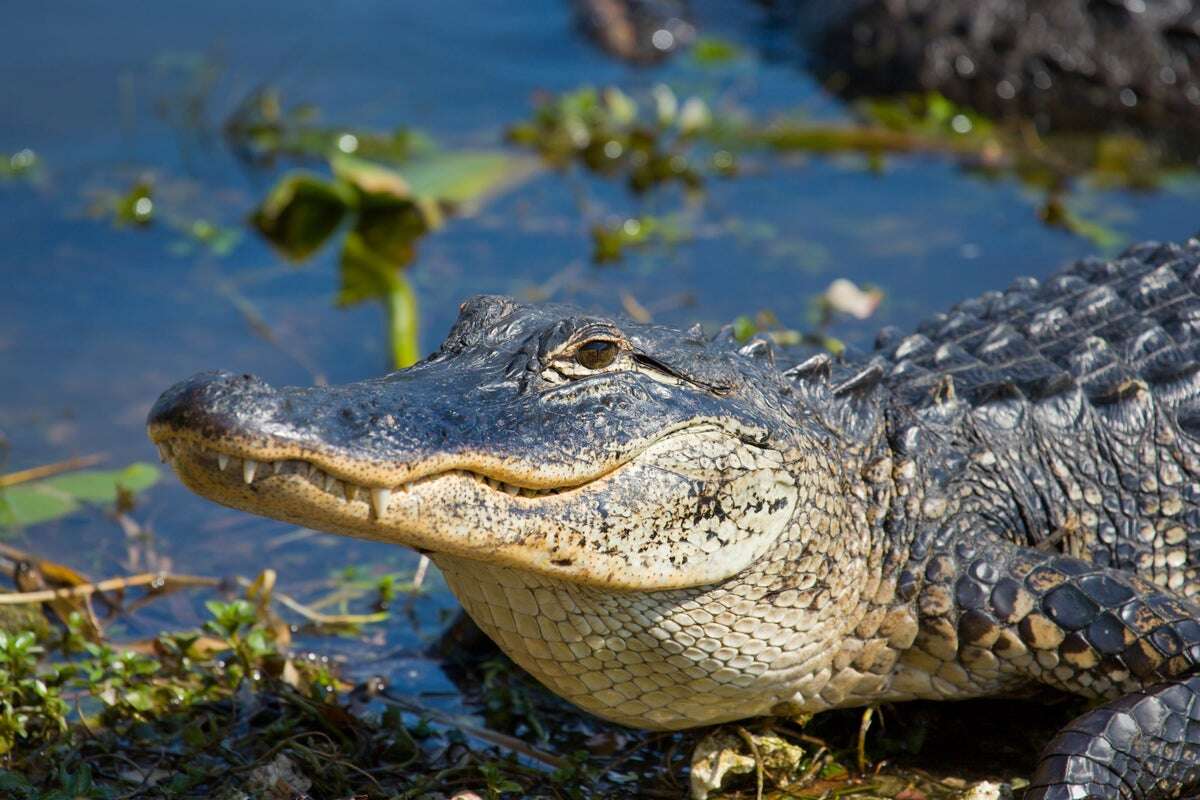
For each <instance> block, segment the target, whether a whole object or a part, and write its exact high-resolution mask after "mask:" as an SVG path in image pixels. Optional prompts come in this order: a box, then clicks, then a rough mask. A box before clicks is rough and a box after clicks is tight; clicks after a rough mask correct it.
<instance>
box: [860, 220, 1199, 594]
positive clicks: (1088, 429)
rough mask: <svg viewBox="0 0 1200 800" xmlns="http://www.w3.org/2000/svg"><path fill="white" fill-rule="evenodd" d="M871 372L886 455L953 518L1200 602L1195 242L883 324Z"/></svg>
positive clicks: (1089, 265)
mask: <svg viewBox="0 0 1200 800" xmlns="http://www.w3.org/2000/svg"><path fill="white" fill-rule="evenodd" d="M874 364H875V365H877V366H879V367H881V368H882V373H883V380H882V383H883V386H884V387H885V389H886V396H887V397H888V411H887V413H888V415H889V425H888V431H889V436H890V439H891V443H892V445H893V449H894V450H896V451H898V452H900V453H902V454H903V453H906V452H911V451H913V450H914V449H921V450H922V451H924V453H923V455H922V459H921V460H922V461H923V462H924V463H928V464H933V465H937V466H939V467H940V469H938V468H935V469H934V470H933V476H934V478H933V479H934V480H936V481H939V482H941V483H943V484H948V485H950V486H951V490H950V491H951V494H952V495H953V497H954V498H955V499H956V500H957V501H958V502H960V504H961V506H962V510H974V511H978V512H980V513H982V514H984V515H985V516H986V517H987V518H989V519H990V520H992V521H994V522H995V524H996V525H997V527H999V528H1001V529H1002V530H1004V531H1006V532H1008V533H1009V535H1010V536H1011V537H1012V538H1014V539H1015V540H1017V541H1021V542H1024V543H1029V544H1035V545H1041V546H1046V547H1048V546H1051V545H1055V546H1058V547H1060V548H1061V549H1064V550H1066V551H1069V552H1072V553H1074V554H1076V555H1081V556H1083V557H1086V558H1090V559H1091V560H1093V561H1096V562H1097V563H1101V564H1106V565H1112V566H1115V567H1119V568H1122V569H1129V570H1135V571H1137V572H1139V573H1141V574H1143V575H1145V576H1147V577H1149V578H1151V579H1153V580H1155V581H1157V582H1159V583H1160V584H1161V585H1164V586H1168V587H1170V588H1172V589H1176V590H1179V591H1182V592H1184V593H1186V594H1196V593H1200V579H1198V577H1197V576H1198V575H1200V571H1198V570H1197V567H1198V566H1200V241H1197V240H1192V241H1190V242H1188V243H1187V244H1185V245H1174V244H1167V245H1153V244H1151V245H1140V246H1138V247H1135V248H1133V249H1131V250H1129V251H1127V252H1126V253H1124V254H1123V255H1122V256H1120V257H1119V258H1117V259H1115V260H1113V261H1103V260H1100V259H1087V260H1084V261H1080V262H1078V263H1076V264H1074V265H1072V266H1071V267H1069V268H1068V269H1066V270H1065V271H1063V272H1061V273H1059V274H1057V275H1055V276H1053V277H1052V278H1050V279H1048V280H1047V281H1046V282H1045V283H1039V282H1038V281H1036V280H1033V279H1021V280H1018V281H1017V282H1015V283H1014V284H1013V286H1012V287H1010V288H1009V289H1008V290H1007V291H1005V292H990V293H988V294H985V295H983V296H981V297H979V298H977V299H974V300H970V301H967V302H964V303H961V304H959V305H958V306H956V307H955V308H954V309H952V310H951V311H950V312H948V313H946V314H939V315H937V316H935V317H932V318H930V319H929V320H927V321H925V322H924V323H923V324H921V325H920V326H919V327H918V328H917V331H916V332H915V333H913V334H912V335H909V336H900V335H897V334H896V333H894V332H891V331H885V332H884V333H882V334H880V339H879V342H878V353H877V355H876V357H875V359H874ZM930 450H932V451H934V457H933V458H930V452H929V451H930ZM914 456H915V453H914Z"/></svg>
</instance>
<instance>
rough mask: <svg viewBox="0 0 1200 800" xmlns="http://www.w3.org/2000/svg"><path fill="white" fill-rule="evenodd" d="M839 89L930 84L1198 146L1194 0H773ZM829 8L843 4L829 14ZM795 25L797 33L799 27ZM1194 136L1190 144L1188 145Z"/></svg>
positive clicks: (1085, 124)
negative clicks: (832, 0) (834, 0)
mask: <svg viewBox="0 0 1200 800" xmlns="http://www.w3.org/2000/svg"><path fill="white" fill-rule="evenodd" d="M771 6H772V8H774V9H775V11H776V14H777V15H783V16H784V17H787V16H789V15H790V16H793V17H796V18H798V19H799V20H801V24H800V26H799V30H800V31H801V32H802V31H803V30H804V28H805V27H806V26H805V25H804V24H803V20H805V19H811V18H813V17H816V18H818V20H819V21H818V22H817V23H816V24H814V23H813V22H812V21H810V22H809V23H808V25H807V27H809V28H813V27H816V28H819V29H820V30H819V33H818V34H817V35H815V36H808V37H806V38H808V40H809V41H810V42H812V45H811V49H812V51H813V52H814V54H815V56H816V59H815V64H814V66H815V67H816V71H817V72H818V74H819V75H820V76H821V77H822V79H823V80H824V81H825V82H826V83H827V84H830V85H831V86H832V87H834V88H836V89H838V91H839V93H845V94H851V95H863V94H866V95H881V94H882V95H890V94H894V93H896V92H913V91H935V92H939V93H941V94H943V95H945V96H946V97H949V98H950V99H952V100H954V101H955V102H958V103H961V104H964V105H968V106H971V107H973V108H975V109H977V110H979V111H981V112H983V113H984V114H986V115H988V116H990V117H994V118H1003V117H1012V116H1019V117H1020V118H1025V119H1033V120H1035V121H1037V122H1038V123H1039V124H1040V126H1041V127H1043V128H1048V129H1057V130H1098V129H1101V130H1104V129H1111V128H1112V127H1114V124H1117V125H1122V126H1125V127H1133V128H1135V129H1137V130H1139V131H1142V132H1144V133H1145V134H1146V135H1149V136H1152V137H1158V136H1159V135H1162V138H1164V139H1166V140H1167V141H1169V142H1170V143H1172V144H1174V145H1177V146H1180V147H1183V148H1184V149H1186V150H1188V151H1189V152H1193V153H1194V151H1195V136H1196V134H1197V132H1198V131H1200V7H1197V5H1196V4H1195V2H1194V1H1193V0H982V1H981V0H939V2H936V3H931V2H929V1H928V0H858V2H855V3H847V4H820V3H809V2H800V3H797V2H796V0H773V2H771ZM831 8H836V9H839V10H838V11H837V12H836V13H835V12H833V11H831ZM801 35H804V34H803V33H802V34H801ZM1189 145H1190V146H1189Z"/></svg>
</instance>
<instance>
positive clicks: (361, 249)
mask: <svg viewBox="0 0 1200 800" xmlns="http://www.w3.org/2000/svg"><path fill="white" fill-rule="evenodd" d="M329 166H330V170H331V172H332V176H331V177H324V176H322V175H318V174H315V173H311V172H292V173H289V174H287V175H285V176H284V177H283V178H282V179H281V180H280V181H279V183H277V184H276V185H275V187H274V188H273V189H272V190H271V191H270V193H269V194H268V195H267V197H266V199H265V200H264V201H263V203H262V204H261V205H260V206H259V207H258V209H257V210H256V211H255V212H254V214H253V216H252V218H251V221H252V223H253V225H254V226H255V227H256V228H257V229H258V231H259V232H260V233H261V234H262V235H263V236H264V237H266V239H267V240H268V241H269V242H271V244H272V245H274V246H275V248H276V249H277V250H278V251H279V252H280V253H281V254H282V255H283V256H284V257H285V258H287V259H289V260H291V261H293V262H302V261H305V260H307V259H308V258H310V257H311V256H313V255H314V254H315V253H317V252H318V251H319V250H321V249H322V248H323V247H324V246H325V245H326V243H328V242H329V241H330V240H331V239H332V238H333V237H334V236H335V234H337V233H338V232H339V231H343V230H344V231H345V236H344V238H343V240H342V248H341V257H340V259H339V275H340V287H339V290H338V294H337V302H338V304H339V305H342V306H350V305H355V304H357V303H361V302H363V301H364V300H378V301H379V302H381V303H382V304H383V306H384V308H385V309H386V312H387V319H388V338H389V341H390V342H391V355H392V364H393V366H394V367H396V368H400V367H406V366H409V365H410V364H413V363H415V362H416V361H417V359H418V358H419V357H420V346H419V343H418V339H417V303H416V297H415V295H414V293H413V290H412V286H411V284H410V283H409V281H408V278H407V275H406V274H405V270H406V268H407V267H408V266H409V265H411V264H412V262H413V260H414V259H415V258H416V247H417V242H418V241H420V239H421V238H422V237H423V236H425V235H426V234H428V233H430V232H432V231H435V230H437V229H438V228H440V227H441V226H442V225H443V223H444V221H445V219H446V218H447V216H450V215H454V214H456V213H460V212H462V211H463V210H465V209H469V208H470V207H471V206H472V205H473V204H478V203H480V202H482V201H483V200H484V199H486V198H487V197H489V196H490V195H492V194H494V193H496V192H498V191H500V190H502V189H504V188H506V187H508V186H511V185H512V184H513V183H515V182H518V181H520V180H522V179H523V178H525V177H526V176H528V175H529V174H530V172H531V165H530V164H529V162H528V161H524V160H522V159H519V158H514V157H511V156H508V155H505V154H503V153H495V152H453V153H438V154H435V155H430V156H427V157H425V158H423V159H420V160H416V161H413V162H411V163H410V164H409V165H408V166H406V167H405V168H404V169H403V170H397V169H393V168H391V167H387V166H384V165H382V164H378V163H374V162H370V161H366V160H363V159H359V158H356V157H353V156H347V155H338V156H334V157H332V158H331V159H330V160H329Z"/></svg>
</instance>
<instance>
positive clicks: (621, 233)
mask: <svg viewBox="0 0 1200 800" xmlns="http://www.w3.org/2000/svg"><path fill="white" fill-rule="evenodd" d="M687 237H688V232H687V230H686V228H685V227H684V226H683V225H681V224H680V223H679V222H678V221H676V220H674V219H668V218H663V217H652V216H641V217H630V218H628V219H623V220H617V221H616V222H612V223H608V224H598V225H595V226H593V227H592V260H593V261H594V262H596V263H597V264H605V263H609V262H614V261H620V260H621V259H622V258H624V257H625V251H626V250H627V249H629V248H637V247H644V246H646V245H648V244H651V243H662V244H668V245H669V244H675V243H677V242H681V241H684V240H685V239H687Z"/></svg>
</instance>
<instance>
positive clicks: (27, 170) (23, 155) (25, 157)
mask: <svg viewBox="0 0 1200 800" xmlns="http://www.w3.org/2000/svg"><path fill="white" fill-rule="evenodd" d="M41 172H42V160H41V158H39V157H38V154H37V153H35V152H34V151H33V150H30V149H29V148H28V147H26V148H25V149H23V150H18V151H17V152H15V153H13V154H12V155H9V156H7V157H5V156H4V155H3V154H0V180H24V181H36V180H37V178H38V177H39V176H40V175H41Z"/></svg>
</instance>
